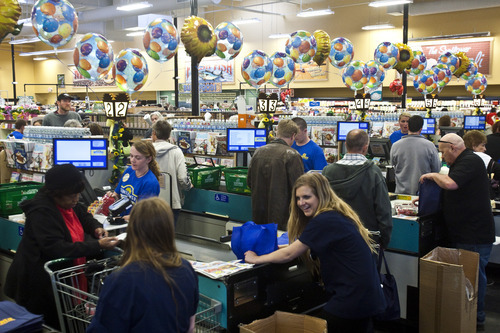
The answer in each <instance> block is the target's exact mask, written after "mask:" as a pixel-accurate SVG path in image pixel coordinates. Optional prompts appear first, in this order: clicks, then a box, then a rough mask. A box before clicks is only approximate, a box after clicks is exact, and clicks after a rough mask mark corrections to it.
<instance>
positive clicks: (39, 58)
mask: <svg viewBox="0 0 500 333" xmlns="http://www.w3.org/2000/svg"><path fill="white" fill-rule="evenodd" d="M47 59H49V58H47V57H35V58H33V60H37V61H40V60H47Z"/></svg>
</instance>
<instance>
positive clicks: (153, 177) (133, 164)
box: [108, 141, 160, 220]
mask: <svg viewBox="0 0 500 333" xmlns="http://www.w3.org/2000/svg"><path fill="white" fill-rule="evenodd" d="M159 179H160V167H159V166H158V162H156V150H155V147H154V146H153V144H152V143H151V142H149V141H138V142H136V143H134V144H133V145H132V148H130V166H129V167H128V168H127V169H126V170H125V172H123V175H122V178H121V180H120V182H119V183H118V186H117V187H116V189H115V190H114V191H111V192H108V193H109V194H110V195H112V196H113V197H114V198H115V199H120V198H123V197H126V198H128V199H129V200H130V202H131V203H132V204H135V203H136V202H137V201H139V200H141V199H146V198H150V197H157V196H158V195H159V194H160V183H159V181H158V180H159ZM130 209H131V208H129V209H127V210H126V211H125V212H124V213H123V215H125V219H126V220H127V219H128V215H129V214H130Z"/></svg>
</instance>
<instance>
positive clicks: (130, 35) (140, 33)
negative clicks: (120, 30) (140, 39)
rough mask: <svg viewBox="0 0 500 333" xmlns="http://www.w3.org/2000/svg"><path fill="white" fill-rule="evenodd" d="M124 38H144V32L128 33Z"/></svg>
mask: <svg viewBox="0 0 500 333" xmlns="http://www.w3.org/2000/svg"><path fill="white" fill-rule="evenodd" d="M126 36H129V37H135V36H144V31H134V32H129V33H128V34H126Z"/></svg>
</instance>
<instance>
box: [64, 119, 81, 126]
mask: <svg viewBox="0 0 500 333" xmlns="http://www.w3.org/2000/svg"><path fill="white" fill-rule="evenodd" d="M64 127H74V128H82V127H83V126H82V123H80V122H79V121H78V120H76V119H68V120H67V121H66V122H65V123H64Z"/></svg>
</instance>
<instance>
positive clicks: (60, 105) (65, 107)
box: [42, 93, 82, 127]
mask: <svg viewBox="0 0 500 333" xmlns="http://www.w3.org/2000/svg"><path fill="white" fill-rule="evenodd" d="M72 99H73V98H72V97H71V96H70V95H68V94H66V93H63V94H59V96H57V102H56V105H57V111H55V112H52V113H49V114H47V115H46V116H45V117H43V120H42V125H43V126H59V127H63V126H64V124H65V123H66V121H68V120H70V119H74V120H78V121H79V122H80V123H81V122H82V118H80V115H79V114H78V113H76V112H75V111H71V100H72Z"/></svg>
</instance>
